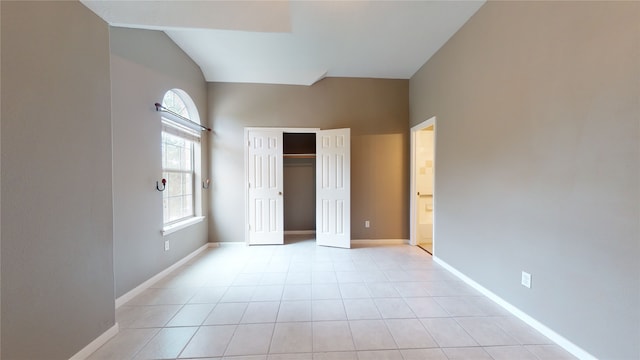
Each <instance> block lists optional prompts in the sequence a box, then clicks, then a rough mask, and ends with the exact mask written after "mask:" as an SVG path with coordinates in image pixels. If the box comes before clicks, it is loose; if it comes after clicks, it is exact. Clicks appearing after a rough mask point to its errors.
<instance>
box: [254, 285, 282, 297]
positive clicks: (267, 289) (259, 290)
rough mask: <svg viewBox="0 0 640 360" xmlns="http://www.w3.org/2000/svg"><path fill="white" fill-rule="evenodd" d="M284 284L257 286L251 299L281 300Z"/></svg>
mask: <svg viewBox="0 0 640 360" xmlns="http://www.w3.org/2000/svg"><path fill="white" fill-rule="evenodd" d="M283 291H284V285H264V286H257V287H256V291H255V292H254V293H253V297H252V298H251V301H280V299H281V298H282V292H283Z"/></svg>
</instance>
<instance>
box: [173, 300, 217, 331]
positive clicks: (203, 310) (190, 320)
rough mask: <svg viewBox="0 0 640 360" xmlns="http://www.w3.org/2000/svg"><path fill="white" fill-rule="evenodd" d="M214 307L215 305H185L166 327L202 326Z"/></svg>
mask: <svg viewBox="0 0 640 360" xmlns="http://www.w3.org/2000/svg"><path fill="white" fill-rule="evenodd" d="M214 307H215V305H214V304H187V305H184V306H183V307H182V309H180V311H178V313H177V314H176V316H174V317H173V318H172V319H171V321H169V322H168V323H167V325H166V326H200V325H202V323H203V322H204V319H206V318H207V316H208V315H209V313H210V312H211V310H213V308H214Z"/></svg>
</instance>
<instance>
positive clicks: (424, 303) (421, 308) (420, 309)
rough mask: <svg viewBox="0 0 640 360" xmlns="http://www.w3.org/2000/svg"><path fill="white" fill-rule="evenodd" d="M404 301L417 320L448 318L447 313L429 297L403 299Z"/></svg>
mask: <svg viewBox="0 0 640 360" xmlns="http://www.w3.org/2000/svg"><path fill="white" fill-rule="evenodd" d="M404 301H405V302H406V303H407V305H409V307H410V308H411V311H413V313H414V314H416V316H417V317H419V318H430V317H449V313H447V312H446V311H445V310H444V309H443V308H442V306H440V305H439V304H438V303H437V302H436V301H435V300H434V299H433V298H431V297H418V298H405V299H404Z"/></svg>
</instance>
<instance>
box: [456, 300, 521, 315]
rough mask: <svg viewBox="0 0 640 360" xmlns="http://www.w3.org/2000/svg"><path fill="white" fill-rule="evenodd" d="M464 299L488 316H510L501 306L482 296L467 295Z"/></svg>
mask: <svg viewBox="0 0 640 360" xmlns="http://www.w3.org/2000/svg"><path fill="white" fill-rule="evenodd" d="M466 299H467V301H468V302H469V303H471V304H473V305H475V306H476V307H477V308H478V309H480V310H481V311H482V312H483V313H484V314H486V315H488V316H511V314H510V313H509V312H508V311H507V310H505V309H504V308H503V307H501V306H500V305H498V304H496V303H495V302H493V301H491V300H489V299H487V298H485V297H483V296H467V297H466Z"/></svg>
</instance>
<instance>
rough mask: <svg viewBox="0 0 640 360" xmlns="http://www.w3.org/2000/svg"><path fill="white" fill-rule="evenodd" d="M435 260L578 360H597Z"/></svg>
mask: <svg viewBox="0 0 640 360" xmlns="http://www.w3.org/2000/svg"><path fill="white" fill-rule="evenodd" d="M433 260H434V261H435V262H436V263H438V264H439V265H440V266H442V267H443V268H445V269H446V270H448V271H449V272H450V273H452V274H453V275H455V276H457V277H458V278H460V280H462V281H464V282H465V283H467V284H468V285H469V286H471V287H473V288H474V289H476V290H478V291H479V292H480V293H482V295H484V296H486V297H488V298H489V299H491V300H493V302H495V303H496V304H498V305H500V306H501V307H503V308H504V309H505V310H507V311H508V312H510V313H511V314H513V315H514V316H515V317H517V318H518V319H520V320H522V321H524V322H525V323H527V324H528V325H529V326H531V327H532V328H534V329H536V330H538V331H539V332H540V333H542V335H544V336H546V337H548V338H549V339H550V340H551V341H553V342H555V343H556V344H558V345H559V346H561V347H562V348H564V349H565V350H566V351H568V352H569V353H571V354H572V355H573V356H575V357H577V358H578V359H582V360H597V358H596V357H595V356H593V355H591V354H589V353H588V352H587V351H585V350H584V349H582V348H581V347H579V346H578V345H576V344H574V343H572V342H571V341H569V340H567V339H566V338H565V337H564V336H562V335H560V334H558V333H557V332H555V331H553V330H551V329H550V328H549V327H547V326H546V325H544V324H543V323H541V322H539V321H538V320H536V319H534V318H533V317H531V316H529V315H528V314H527V313H525V312H524V311H522V310H520V309H518V308H517V307H515V306H513V305H511V304H510V303H509V302H507V301H506V300H504V299H502V298H501V297H499V296H498V295H496V294H494V293H493V292H491V291H490V290H488V289H487V288H485V287H483V286H482V285H480V284H478V283H477V282H475V281H474V280H473V279H471V278H469V277H468V276H466V275H465V274H463V273H461V272H460V271H458V270H457V269H456V268H454V267H453V266H451V265H449V264H447V263H446V262H445V261H444V260H442V259H440V258H439V257H437V256H433Z"/></svg>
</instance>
